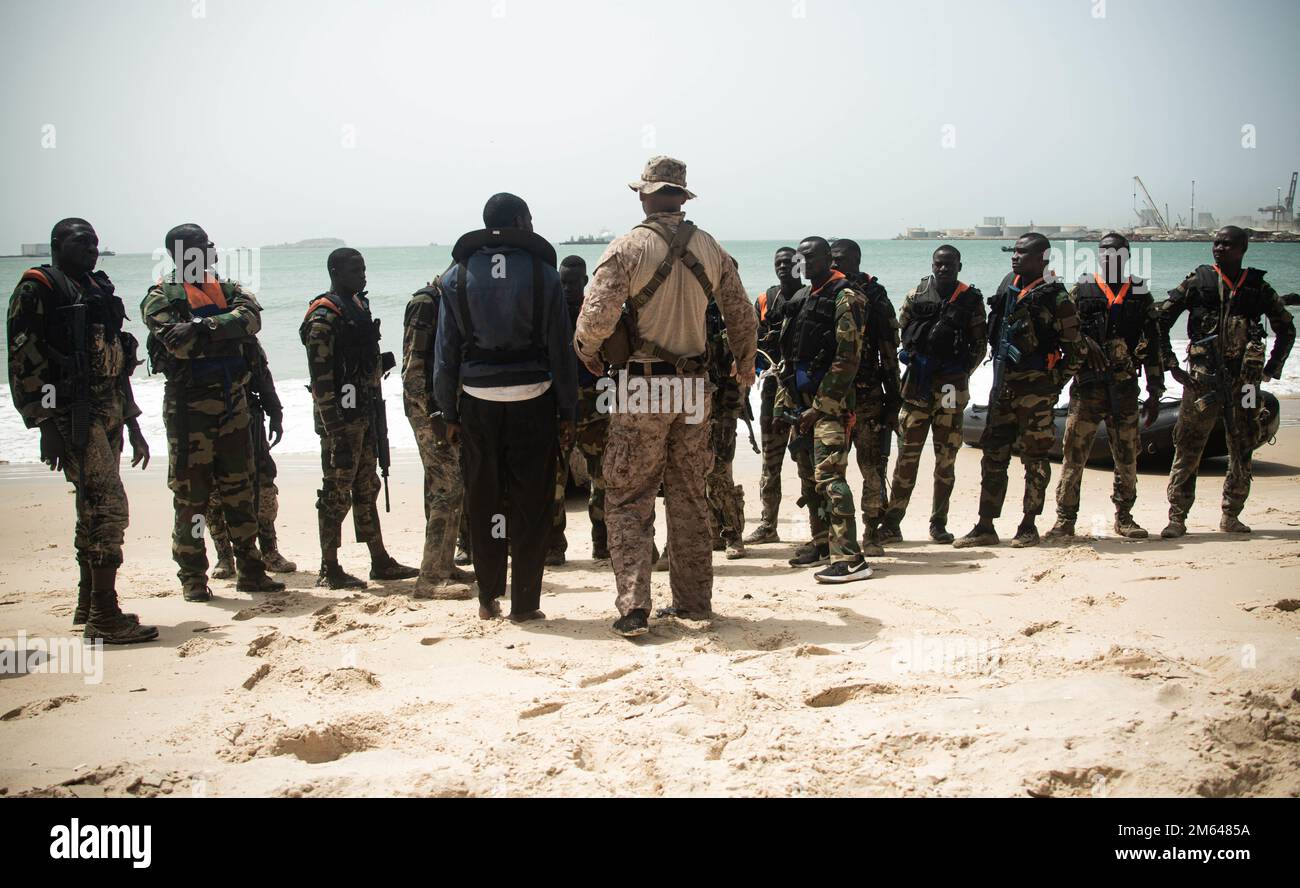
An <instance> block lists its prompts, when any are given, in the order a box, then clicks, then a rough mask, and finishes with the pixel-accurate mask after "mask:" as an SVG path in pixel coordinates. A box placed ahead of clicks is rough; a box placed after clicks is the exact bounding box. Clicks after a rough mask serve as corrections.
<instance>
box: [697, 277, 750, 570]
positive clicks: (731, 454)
mask: <svg viewBox="0 0 1300 888" xmlns="http://www.w3.org/2000/svg"><path fill="white" fill-rule="evenodd" d="M705 323H706V324H707V326H708V335H709V339H708V342H709V345H708V355H709V358H708V364H709V381H710V382H711V383H712V384H713V385H714V387H715V389H714V392H713V403H712V405H711V407H710V409H709V449H710V450H712V451H713V468H712V469H710V470H709V474H708V477H707V478H705V481H704V491H705V493H704V495H705V498H706V499H707V500H708V501H709V539H710V540H711V541H712V543H713V548H715V549H721V548H723V547H725V546H728V545H735V544H737V543H739V542H740V538H741V535H742V534H743V533H744V532H745V488H744V487H742V486H741V485H739V484H737V483H736V482H735V479H734V477H733V475H732V462H733V461H734V460H735V458H736V427H737V425H738V421H739V419H740V414H741V412H742V406H741V405H742V403H743V399H744V393H743V392H742V391H741V390H740V383H738V382H737V381H736V377H734V376H732V375H731V361H732V357H731V349H730V348H728V346H727V329H726V327H725V326H724V325H723V323H722V313H721V312H720V311H719V310H718V307H717V303H716V302H713V301H712V300H710V302H709V308H708V309H707V311H706V312H705Z"/></svg>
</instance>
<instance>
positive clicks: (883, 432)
mask: <svg viewBox="0 0 1300 888" xmlns="http://www.w3.org/2000/svg"><path fill="white" fill-rule="evenodd" d="M850 283H851V284H852V286H853V289H854V291H855V292H857V293H859V294H861V295H862V297H863V299H864V304H865V309H864V322H863V332H862V358H861V360H860V361H859V363H858V371H857V379H856V380H855V382H854V386H855V388H856V389H857V391H856V394H855V405H856V406H855V407H854V411H853V441H852V443H853V446H854V447H855V448H856V449H857V452H858V471H859V472H861V473H862V528H863V536H864V538H866V539H874V538H875V533H876V527H877V525H879V524H880V519H881V517H882V516H883V515H884V513H885V506H886V504H887V501H888V494H887V493H886V489H885V479H886V476H887V474H886V473H887V472H888V470H889V450H890V438H891V437H892V435H893V433H894V428H895V426H896V425H897V424H898V408H899V406H900V405H901V404H902V400H903V399H902V396H901V395H900V394H899V374H898V317H897V316H896V315H895V313H894V306H893V304H892V303H891V302H890V301H889V295H888V293H886V292H885V288H884V287H882V286H881V285H880V284H879V283H878V282H877V280H876V279H875V278H873V277H871V276H870V275H868V274H865V273H862V274H859V275H858V276H857V277H856V278H855V279H853V280H852V281H851V282H850Z"/></svg>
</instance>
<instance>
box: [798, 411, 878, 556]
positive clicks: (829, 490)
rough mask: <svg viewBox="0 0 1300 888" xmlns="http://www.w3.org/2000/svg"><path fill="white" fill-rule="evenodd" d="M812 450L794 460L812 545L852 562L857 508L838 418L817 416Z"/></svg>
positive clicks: (846, 442) (857, 552)
mask: <svg viewBox="0 0 1300 888" xmlns="http://www.w3.org/2000/svg"><path fill="white" fill-rule="evenodd" d="M811 434H812V449H811V451H809V450H807V449H801V450H800V451H799V453H798V455H797V456H796V457H795V465H797V466H798V467H799V482H800V484H801V487H802V493H803V496H802V497H801V498H800V499H801V501H802V502H804V503H806V504H807V506H808V511H809V524H810V526H811V527H812V534H813V542H814V543H815V544H817V545H826V546H828V547H829V548H830V553H831V561H832V562H835V561H855V560H857V558H858V557H859V556H860V555H861V554H862V548H861V546H860V545H859V544H858V528H857V521H856V517H855V514H856V510H857V507H856V505H855V504H854V502H853V488H851V487H850V486H849V482H848V479H847V478H846V477H845V473H846V472H847V471H848V468H849V446H850V442H849V432H848V427H847V423H846V422H845V421H844V420H843V419H842V418H840V417H827V416H819V417H818V419H817V422H816V424H815V425H814V426H813V428H812V433H811Z"/></svg>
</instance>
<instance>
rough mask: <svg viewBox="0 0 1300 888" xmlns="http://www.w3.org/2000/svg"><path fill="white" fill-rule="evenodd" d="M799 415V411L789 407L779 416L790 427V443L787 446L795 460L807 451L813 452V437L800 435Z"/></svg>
mask: <svg viewBox="0 0 1300 888" xmlns="http://www.w3.org/2000/svg"><path fill="white" fill-rule="evenodd" d="M799 415H800V414H799V411H798V410H795V409H794V408H793V407H787V408H786V409H785V410H782V411H781V412H780V414H778V418H779V419H780V420H781V421H782V422H784V423H785V424H786V425H789V426H790V430H791V434H790V443H789V444H788V445H786V446H787V447H788V449H789V451H790V456H792V457H795V458H798V456H799V454H801V453H803V452H805V451H807V452H809V453H811V452H812V435H801V434H799Z"/></svg>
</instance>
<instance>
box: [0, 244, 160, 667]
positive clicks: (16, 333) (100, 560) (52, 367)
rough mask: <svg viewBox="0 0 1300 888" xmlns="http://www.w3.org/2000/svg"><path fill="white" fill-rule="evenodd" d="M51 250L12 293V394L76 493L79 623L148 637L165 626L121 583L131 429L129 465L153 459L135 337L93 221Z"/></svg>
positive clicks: (95, 631)
mask: <svg viewBox="0 0 1300 888" xmlns="http://www.w3.org/2000/svg"><path fill="white" fill-rule="evenodd" d="M50 253H51V257H52V264H51V265H45V266H41V267H40V268H33V269H29V270H28V271H27V272H25V273H24V274H23V276H22V279H21V280H20V281H19V282H18V286H17V287H15V288H14V292H13V295H12V296H11V297H10V299H9V313H8V328H7V342H8V347H9V393H10V396H11V397H12V398H13V402H14V407H15V408H16V409H17V410H18V413H19V414H20V415H21V416H22V418H23V423H24V425H26V426H27V428H29V429H31V428H35V429H39V430H40V436H41V460H42V462H45V463H47V464H48V465H49V466H50V469H51V470H55V469H62V471H63V475H64V477H65V478H66V479H67V480H68V482H69V483H71V484H72V486H73V489H74V490H75V491H76V500H75V504H76V505H75V507H76V528H75V531H74V534H73V547H74V550H75V552H76V560H77V566H78V569H79V573H80V583H79V585H78V589H77V604H76V607H75V609H74V613H73V625H82V624H85V626H86V628H85V630H84V635H85V637H86V638H88V639H96V638H102V639H104V640H105V641H106V642H108V643H116V644H130V643H135V642H142V641H149V640H151V639H153V638H156V637H157V636H158V630H157V629H156V628H154V627H152V626H140V625H139V620H138V619H137V618H135V617H134V616H133V615H130V614H124V613H122V611H121V608H120V607H119V605H118V600H117V589H116V577H117V570H118V568H120V567H121V565H122V540H123V538H124V536H125V532H126V527H127V523H128V520H129V510H128V507H127V499H126V489H125V488H124V487H123V485H122V478H121V474H120V470H119V461H120V457H121V453H122V436H123V430H124V427H125V428H127V429H129V431H130V438H131V448H132V461H131V465H133V466H135V465H140V464H141V463H143V465H144V466H147V465H148V464H149V445H148V443H147V442H146V441H145V439H144V436H143V435H142V434H141V433H140V427H139V425H138V423H137V421H136V417H138V416H139V415H140V408H139V407H137V406H136V404H135V398H134V396H133V394H132V391H131V373H132V372H133V371H134V370H135V368H136V366H138V364H139V361H138V359H137V358H136V348H137V346H136V340H135V337H134V336H132V335H131V334H130V333H128V332H127V331H126V330H124V329H122V324H123V321H124V319H125V317H126V310H125V308H124V307H123V305H122V300H121V299H120V298H119V297H118V296H116V295H115V294H114V288H113V282H112V281H110V280H109V278H108V275H106V274H105V273H104V272H102V271H94V267H95V264H96V262H97V261H98V258H99V238H98V236H97V235H96V234H95V230H94V228H92V227H91V225H90V223H88V222H86V221H85V220H84V219H65V220H63V221H61V222H59V223H58V224H57V225H56V226H55V227H54V230H53V231H52V232H51V235H50ZM56 355H61V356H64V359H63V360H59V359H58V358H56V357H55V356H56Z"/></svg>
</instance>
